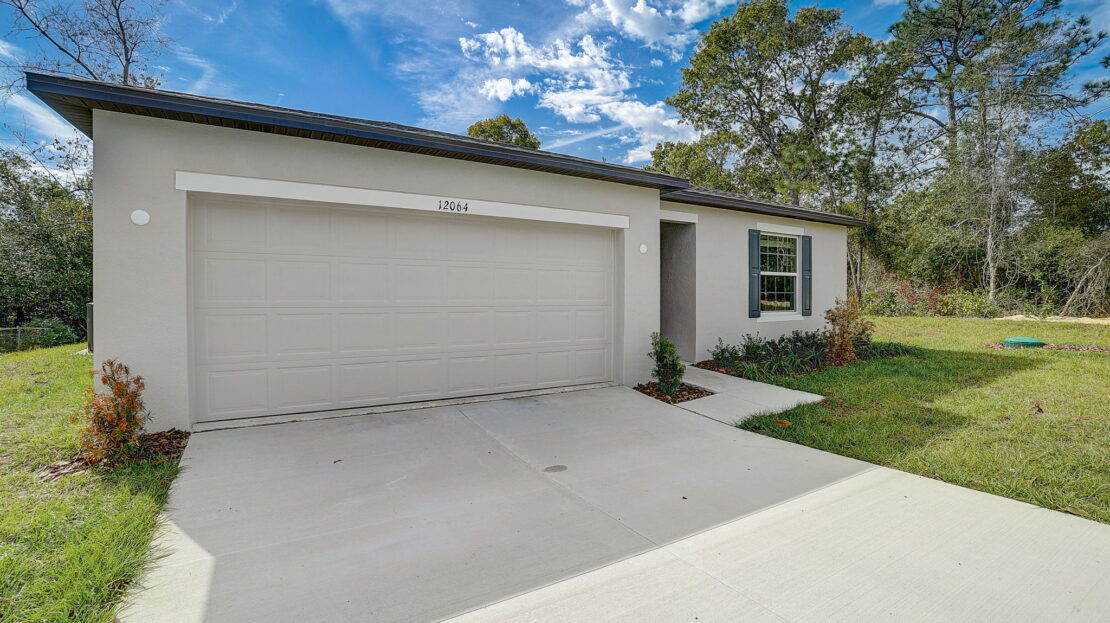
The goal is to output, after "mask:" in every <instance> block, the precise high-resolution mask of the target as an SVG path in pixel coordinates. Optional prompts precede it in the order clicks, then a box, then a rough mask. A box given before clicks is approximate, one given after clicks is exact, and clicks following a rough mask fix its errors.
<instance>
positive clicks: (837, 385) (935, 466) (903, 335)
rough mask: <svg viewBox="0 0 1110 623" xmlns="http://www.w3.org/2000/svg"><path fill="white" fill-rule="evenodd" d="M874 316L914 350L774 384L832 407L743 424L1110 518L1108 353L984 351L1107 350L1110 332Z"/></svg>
mask: <svg viewBox="0 0 1110 623" xmlns="http://www.w3.org/2000/svg"><path fill="white" fill-rule="evenodd" d="M874 320H875V323H876V325H877V331H876V334H875V339H877V340H884V341H896V342H901V343H904V344H908V345H911V346H914V347H916V349H915V350H916V352H915V353H914V354H911V355H906V356H901V357H895V358H892V359H878V360H871V361H867V362H863V363H858V364H855V365H851V366H845V367H839V368H827V369H824V370H821V371H818V372H814V373H811V374H806V375H801V376H779V377H775V378H773V379H771V382H773V383H776V384H778V385H782V386H785V387H790V388H794V389H800V390H804V391H808V392H814V393H818V394H822V395H824V396H826V400H825V401H824V402H823V403H820V404H817V405H804V406H801V407H798V408H795V409H792V410H791V411H788V412H786V413H785V414H778V415H773V416H760V417H756V418H752V419H750V420H748V421H746V422H744V423H742V424H741V425H740V426H741V427H742V428H745V429H748V430H752V431H756V432H759V433H762V434H765V435H769V436H772V437H778V438H780V439H785V440H788V441H793V442H796V443H800V444H804V445H807V446H812V447H814V448H820V449H822V450H828V451H830V452H835V453H837V454H842V455H846V456H851V457H855V458H858V459H862V460H864V461H869V462H871V463H877V464H880V465H886V466H889V467H893V468H896V469H900V470H904V471H907V472H913V473H915V474H921V475H923V476H928V477H931V478H938V479H941V480H944V481H946V482H950V483H953V484H957V485H961V486H965V487H970V488H973V489H979V490H982V491H987V492H990V493H994V494H997V495H1003V496H1006V497H1010V498H1014V499H1018V500H1023V501H1026V502H1029V503H1032V504H1037V505H1040V506H1043V507H1045V508H1051V509H1056V510H1062V511H1066V512H1071V513H1074V514H1077V515H1080V516H1084V517H1088V518H1090V519H1095V520H1097V521H1101V522H1106V523H1110V458H1108V457H1110V454H1108V452H1110V451H1108V448H1110V406H1108V405H1110V382H1108V379H1110V355H1107V354H1105V353H1094V352H1073V351H1060V350H1005V351H1004V350H989V349H987V348H985V345H986V344H988V343H991V342H1000V341H1002V339H1003V338H1006V337H1013V336H1027V337H1037V338H1040V339H1043V340H1045V341H1046V342H1049V343H1054V344H1089V345H1094V346H1103V347H1107V346H1110V326H1107V325H1081V324H1067V323H1050V322H1018V321H1000V320H979V319H954V318H877V319H874ZM776 419H786V420H789V421H790V423H791V426H790V427H788V428H782V427H780V426H779V425H777V424H775V422H774V420H776Z"/></svg>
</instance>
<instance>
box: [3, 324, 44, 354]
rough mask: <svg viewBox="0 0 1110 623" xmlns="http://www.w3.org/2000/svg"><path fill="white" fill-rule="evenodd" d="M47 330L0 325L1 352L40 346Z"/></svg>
mask: <svg viewBox="0 0 1110 623" xmlns="http://www.w3.org/2000/svg"><path fill="white" fill-rule="evenodd" d="M47 331H49V329H40V328H36V327H0V353H6V352H9V351H13V350H27V349H29V348H34V347H36V346H39V345H41V344H42V340H43V338H44V337H46V333H47Z"/></svg>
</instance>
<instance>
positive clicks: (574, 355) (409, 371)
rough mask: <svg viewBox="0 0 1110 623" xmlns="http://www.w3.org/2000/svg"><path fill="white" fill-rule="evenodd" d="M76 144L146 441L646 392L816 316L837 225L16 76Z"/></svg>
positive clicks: (143, 94) (106, 303)
mask: <svg viewBox="0 0 1110 623" xmlns="http://www.w3.org/2000/svg"><path fill="white" fill-rule="evenodd" d="M26 79H27V87H28V89H29V90H30V91H31V92H32V93H34V94H35V95H36V96H38V97H39V98H40V99H42V100H43V101H44V102H45V103H46V104H47V105H49V106H50V107H51V108H53V109H54V110H55V111H57V112H58V114H60V115H61V116H62V117H64V118H65V119H66V120H68V121H69V122H70V123H72V124H73V125H74V126H76V127H77V128H78V129H79V130H80V131H81V132H83V133H84V134H86V135H87V136H90V137H93V136H95V153H94V164H93V167H94V172H95V175H94V184H93V197H94V213H93V219H94V224H95V225H94V234H93V238H94V249H95V255H94V261H93V264H94V267H93V280H94V287H95V303H96V319H95V339H96V348H95V355H96V359H97V363H98V364H99V361H100V360H103V359H108V358H113V359H118V360H120V361H122V362H124V363H126V364H128V365H129V366H131V368H132V370H133V371H134V372H135V373H137V374H141V375H142V376H144V377H145V379H146V382H147V389H146V392H145V397H146V401H147V405H148V406H149V407H150V409H151V411H152V414H153V416H154V420H153V422H152V427H153V428H154V429H165V428H169V427H179V428H184V429H189V428H190V427H191V426H192V425H194V424H196V423H198V422H208V421H217V420H228V419H236V418H256V417H262V416H272V415H279V414H290V413H305V412H317V411H332V410H342V409H351V408H362V407H367V406H374V405H386V404H395V403H406V402H417V401H427V400H435V399H445V398H454V397H466V396H475V395H486V394H497V393H503V392H515V391H521V390H533V389H542V388H553V387H563V386H573V385H584V384H595V383H623V384H626V385H634V384H637V383H640V382H644V381H647V380H649V375H650V369H651V361H650V360H649V359H648V357H646V356H645V353H646V352H647V350H648V348H649V335H650V334H651V333H652V332H653V331H657V330H661V331H662V332H663V333H664V334H665V335H667V336H669V337H671V338H672V339H673V340H674V341H675V342H676V344H677V345H678V347H679V349H680V353H681V354H682V356H683V357H685V358H686V359H688V360H697V359H703V358H705V354H706V350H707V349H708V348H709V347H710V346H712V345H713V344H715V343H716V341H717V339H718V338H722V337H723V338H725V339H726V340H733V341H735V340H737V339H738V338H739V336H740V335H741V334H743V333H749V332H750V333H755V332H759V333H760V334H762V335H765V336H775V335H779V334H782V333H784V332H789V331H792V330H794V329H816V328H819V327H821V326H822V325H823V318H822V314H823V312H824V311H825V310H826V309H827V308H829V307H830V306H832V305H833V304H834V299H835V298H836V297H838V296H843V295H844V294H845V288H846V275H845V273H846V259H845V258H846V244H847V243H846V229H847V227H849V226H853V225H858V224H860V223H861V222H860V221H859V220H857V219H854V218H849V217H846V216H842V215H837V214H830V213H825V212H820V211H814V210H808V209H803V208H799V207H796V206H790V205H784V204H780V203H774V202H769V201H762V200H756V199H752V198H749V197H744V196H740V195H735V194H731V193H725V192H720V191H715V190H708V189H704V188H696V187H693V186H691V185H690V184H689V183H688V182H687V181H686V180H684V179H680V178H677V177H673V176H670V175H664V174H662V173H657V172H653V171H647V170H644V169H639V168H634V167H628V166H621V165H617V164H612V163H604V162H595V161H591V160H587V159H583V158H577V157H573V156H567V155H563V154H556V153H551V152H546V151H540V150H535V149H529V148H524V147H516V146H512V145H504V144H498V143H493V142H489V141H485V140H479V139H473V138H469V137H465V136H458V135H455V134H449V133H444V132H436V131H431V130H425V129H421V128H415V127H409V126H403V125H398V124H394V123H384V122H378V121H367V120H363V119H353V118H347V117H339V116H334V115H325V114H319V113H312V112H305V111H299V110H291V109H286V108H279V107H275V106H266V105H261V104H251V103H245V102H238V101H230V100H225V99H217V98H212V97H201V96H197V95H190V94H184V93H173V92H167V91H161V90H153V89H144V88H135V87H128V86H121V85H118V84H109V83H103V82H96V81H89V80H80V79H73V78H64V77H58V76H50V75H43V74H37V73H28V74H27V76H26Z"/></svg>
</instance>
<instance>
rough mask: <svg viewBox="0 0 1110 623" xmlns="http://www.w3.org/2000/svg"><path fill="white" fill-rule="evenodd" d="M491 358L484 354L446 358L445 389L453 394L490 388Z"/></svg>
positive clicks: (463, 393)
mask: <svg viewBox="0 0 1110 623" xmlns="http://www.w3.org/2000/svg"><path fill="white" fill-rule="evenodd" d="M492 370H493V358H492V357H489V356H486V355H476V356H472V357H450V358H448V359H447V391H448V393H450V394H453V395H466V394H475V393H481V392H488V391H490V390H491V389H492V387H491V386H490V382H489V380H490V378H492Z"/></svg>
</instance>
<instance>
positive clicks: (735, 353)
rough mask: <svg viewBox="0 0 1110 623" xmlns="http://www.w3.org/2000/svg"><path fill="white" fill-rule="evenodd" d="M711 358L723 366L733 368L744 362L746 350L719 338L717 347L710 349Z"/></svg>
mask: <svg viewBox="0 0 1110 623" xmlns="http://www.w3.org/2000/svg"><path fill="white" fill-rule="evenodd" d="M744 337H745V338H747V337H748V336H746V335H745V336H744ZM709 358H710V359H712V360H713V361H716V362H719V363H721V364H723V365H727V366H732V365H735V364H737V363H740V362H741V361H743V360H744V349H743V348H741V347H740V346H737V345H735V344H729V343H728V342H726V341H724V339H722V338H717V345H716V346H714V347H713V348H710V349H709Z"/></svg>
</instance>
